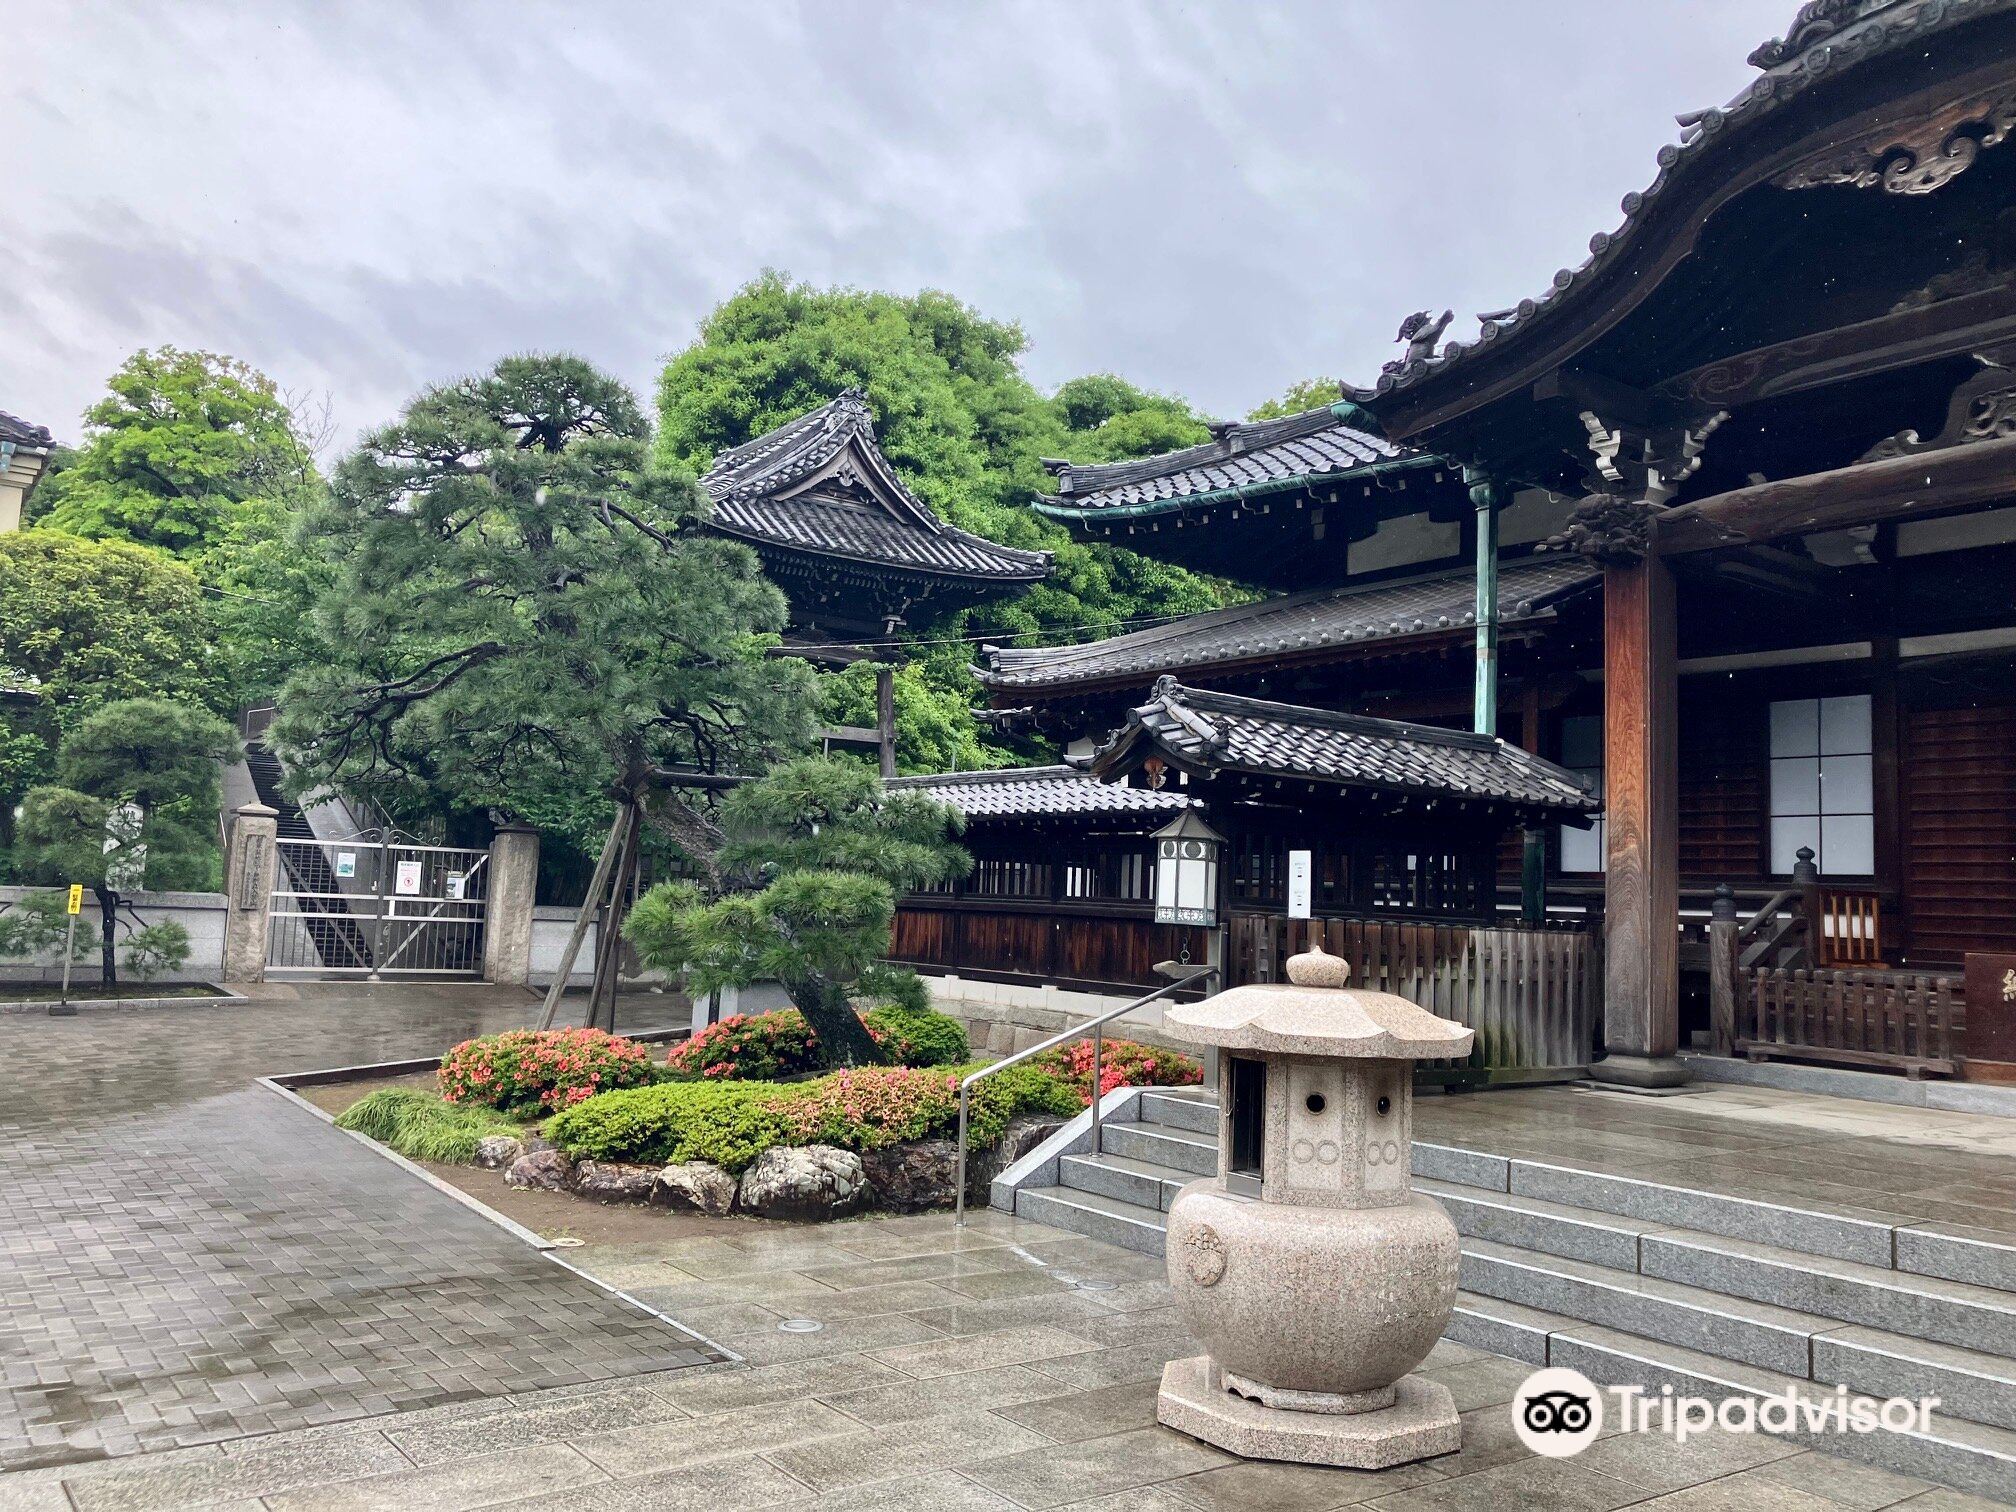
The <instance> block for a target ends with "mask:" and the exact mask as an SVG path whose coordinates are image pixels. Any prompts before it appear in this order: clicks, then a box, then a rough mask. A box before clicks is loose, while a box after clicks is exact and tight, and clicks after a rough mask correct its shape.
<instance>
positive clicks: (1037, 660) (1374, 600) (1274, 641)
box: [976, 557, 1602, 688]
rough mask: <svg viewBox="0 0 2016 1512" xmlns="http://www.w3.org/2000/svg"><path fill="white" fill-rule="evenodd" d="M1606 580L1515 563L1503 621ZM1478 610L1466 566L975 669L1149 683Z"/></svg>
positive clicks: (1028, 653)
mask: <svg viewBox="0 0 2016 1512" xmlns="http://www.w3.org/2000/svg"><path fill="white" fill-rule="evenodd" d="M1601 577H1602V569H1601V567H1599V566H1598V565H1596V564H1595V563H1593V562H1590V561H1588V560H1587V559H1586V558H1582V557H1548V558H1544V559H1539V560H1534V561H1527V562H1516V563H1512V564H1509V565H1507V566H1505V567H1503V568H1501V569H1500V570H1499V573H1498V618H1499V623H1500V624H1501V625H1512V624H1517V623H1519V622H1520V621H1522V620H1529V619H1534V618H1538V617H1540V616H1543V615H1548V614H1551V613H1552V612H1553V609H1554V606H1555V605H1556V604H1558V603H1560V602H1561V601H1562V600H1564V599H1566V598H1569V597H1571V596H1573V595H1575V594H1577V593H1581V592H1583V591H1585V590H1587V589H1589V588H1591V587H1593V586H1594V585H1595V584H1596V582H1597V581H1598V580H1599V579H1600V578H1601ZM1476 609H1477V588H1476V578H1475V577H1474V576H1473V575H1472V574H1471V572H1470V571H1469V570H1467V569H1465V570H1463V571H1459V572H1452V573H1442V574H1438V575H1437V576H1434V577H1428V578H1412V579H1408V580H1406V581H1402V582H1384V583H1374V584H1371V585H1368V586H1360V587H1355V588H1349V587H1347V588H1324V589H1318V590H1315V591H1313V592H1309V593H1296V594H1290V595H1289V596H1287V597H1285V598H1274V599H1266V600H1263V601H1262V602H1260V603H1256V604H1236V605H1234V606H1233V607H1232V608H1230V609H1216V610H1213V611H1211V612H1210V613H1208V614H1195V615H1191V616H1189V617H1188V618H1185V619H1180V620H1175V621H1172V622H1171V623H1169V624H1166V625H1157V626H1155V627H1153V628H1152V629H1148V630H1136V631H1133V632H1132V633H1130V634H1127V635H1116V636H1113V637H1112V638H1110V639H1108V640H1100V641H1090V642H1087V643H1086V644H1085V645H1082V646H1038V647H1033V648H1030V649H1027V650H1022V649H1014V648H1003V647H994V646H989V647H988V648H986V656H987V665H986V666H985V667H982V668H977V669H976V671H977V672H978V675H979V678H980V680H981V682H982V683H984V684H986V685H987V686H988V687H990V688H1054V687H1068V686H1071V685H1073V684H1077V683H1088V682H1103V681H1110V680H1113V679H1118V678H1126V677H1139V678H1140V679H1141V680H1142V681H1144V682H1145V681H1147V680H1148V677H1149V675H1150V674H1154V673H1161V672H1172V671H1187V672H1195V671H1199V670H1202V669H1204V668H1207V667H1212V666H1216V665H1219V664H1222V663H1226V662H1237V661H1246V660H1249V659H1251V658H1255V657H1267V656H1283V655H1288V654H1291V653H1294V652H1299V651H1306V650H1309V649H1312V648H1315V647H1320V646H1343V645H1348V644H1353V643H1362V642H1370V641H1379V640H1385V639H1389V638H1391V637H1393V636H1400V635H1424V634H1432V633H1433V632H1435V631H1437V630H1453V629H1461V628H1463V627H1464V626H1468V625H1472V624H1475V623H1476V618H1477V615H1476Z"/></svg>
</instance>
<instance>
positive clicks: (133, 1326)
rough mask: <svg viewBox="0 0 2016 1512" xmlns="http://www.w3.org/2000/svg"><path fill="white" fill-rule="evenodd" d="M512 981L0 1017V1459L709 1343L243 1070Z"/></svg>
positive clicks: (445, 1016)
mask: <svg viewBox="0 0 2016 1512" xmlns="http://www.w3.org/2000/svg"><path fill="white" fill-rule="evenodd" d="M626 1006H628V1007H630V1009H631V1017H630V1018H629V1019H626V1020H625V1022H624V1027H625V1028H644V1027H647V1026H648V1025H647V1023H646V1022H639V1021H636V1020H637V1018H638V1016H639V1015H650V1014H652V1013H653V1012H654V1005H653V1004H652V1003H651V1002H650V1001H649V1000H648V999H647V1000H643V1001H642V1002H637V1001H635V1000H631V1001H629V1002H628V1003H627V1004H626ZM536 1009H537V1003H536V1000H534V999H532V998H530V997H528V996H526V995H525V994H523V993H518V992H511V991H507V990H502V989H492V988H484V987H477V986H455V987H412V986H404V985H397V986H395V985H385V986H370V985H366V984H356V985H354V986H353V985H345V986H341V987H337V986H330V987H301V988H293V987H284V988H274V989H269V992H268V996H266V997H265V998H263V999H262V1000H259V1001H254V1002H250V1003H244V1004H189V1005H177V1006H174V1007H171V1008H158V1009H107V1010H94V1011H87V1012H85V1013H81V1014H79V1015H78V1016H76V1017H75V1018H68V1019H52V1018H48V1017H46V1016H42V1015H35V1014H27V1015H8V1016H5V1017H0V1193H4V1194H5V1201H6V1218H5V1222H4V1225H0V1468H5V1469H14V1468H19V1467H22V1466H32V1465H49V1464H62V1463H67V1462H73V1461H78V1460H84V1459H90V1458H96V1457H101V1456H108V1455H125V1454H133V1453H136V1452H139V1451H141V1450H150V1449H165V1448H172V1447H178V1446H186V1445H193V1444H209V1443H216V1442H220V1441H224V1440H228V1439H233V1438H237V1437H241V1436H243V1435H247V1434H263V1433H270V1432H275V1431H279V1430H287V1429H299V1428H306V1427H312V1426H314V1425H318V1424H328V1423H336V1422H342V1421H346V1420H350V1419H356V1418H362V1417H367V1416H372V1415H374V1414H379V1413H386V1412H394V1411H402V1410H407V1409H411V1408H419V1407H428V1406H436V1405H440V1404H445V1403H453V1402H460V1401H467V1400H470V1399H474V1398H479V1397H495V1396H501V1395H504V1394H506V1393H513V1392H526V1391H536V1390H542V1389H549V1388H557V1387H565V1386H570V1385H575V1384H578V1383H586V1382H593V1381H605V1380H610V1379H613V1378H617V1377H623V1376H629V1375H634V1374H637V1373H639V1372H644V1371H664V1370H667V1369H676V1368H680V1367H690V1366H694V1365H698V1364H704V1363H707V1362H708V1361H711V1360H715V1359H718V1358H719V1356H718V1355H716V1354H714V1353H713V1352H712V1351H711V1350H709V1349H708V1348H707V1347H706V1346H705V1345H704V1344H703V1343H701V1342H700V1341H698V1340H696V1339H695V1338H694V1337H693V1336H691V1335H688V1334H686V1333H684V1332H682V1331H680V1330H678V1329H675V1328H673V1327H671V1326H669V1325H668V1324H666V1323H664V1322H662V1321H660V1320H659V1319H657V1318H655V1317H654V1316H653V1315H651V1314H650V1313H648V1312H645V1311H643V1310H641V1309H639V1308H637V1307H634V1306H632V1305H631V1304H629V1303H628V1302H625V1301H623V1300H621V1299H619V1298H617V1297H615V1296H613V1295H612V1294H611V1293H609V1292H607V1291H604V1290H602V1289H601V1288H598V1287H596V1286H594V1285H592V1284H591V1283H589V1282H588V1281H586V1280H584V1279H583V1278H581V1277H580V1276H579V1275H577V1274H576V1273H574V1272H573V1271H571V1270H569V1269H567V1268H566V1267H565V1266H562V1265H559V1264H556V1263H555V1262H554V1261H553V1260H552V1259H549V1258H548V1257H547V1256H546V1255H545V1254H543V1253H542V1252H540V1251H538V1250H535V1249H533V1248H532V1247H530V1246H529V1245H527V1244H525V1243H523V1242H522V1241H521V1240H519V1239H517V1238H515V1237H513V1236H512V1235H511V1234H510V1233H509V1232H507V1231H506V1230H504V1229H502V1228H500V1227H498V1226H497V1225H495V1224H493V1223H491V1222H489V1221H488V1220H486V1219H485V1218H483V1217H482V1216H481V1215H479V1214H477V1213H475V1212H472V1211H471V1210H469V1209H468V1208H466V1207H464V1206H462V1205H461V1204H459V1203H457V1202H455V1201H454V1200H452V1199H451V1198H449V1197H447V1196H445V1195H443V1194H442V1193H440V1192H437V1191H435V1190H434V1189H432V1188H431V1187H429V1186H427V1185H426V1184H425V1183H423V1182H421V1181H419V1180H417V1179H416V1178H415V1177H413V1176H412V1175H411V1174H409V1173H408V1172H407V1171H405V1170H402V1169H401V1168H400V1167H398V1166H397V1165H395V1164H393V1163H392V1162H390V1161H388V1160H385V1159H384V1158H382V1157H381V1156H379V1155H377V1154H374V1153H373V1152H372V1151H371V1150H369V1149H367V1148H365V1147H364V1146H363V1145H361V1144H360V1143H358V1142H357V1141H355V1140H353V1139H350V1138H348V1137H346V1136H344V1135H343V1134H341V1133H339V1132H337V1131H336V1130H334V1129H331V1128H329V1127H328V1126H327V1125H325V1124H324V1123H322V1122H321V1121H320V1120H319V1119H317V1118H316V1117H314V1116H313V1114H311V1113H310V1112H308V1111H307V1110H306V1109H303V1108H301V1107H298V1106H296V1105H294V1104H293V1103H291V1102H289V1101H288V1100H287V1099H285V1098H282V1097H280V1096H278V1095H276V1094H275V1093H273V1092H271V1091H269V1090H267V1089H265V1088H262V1087H259V1086H257V1085H255V1084H254V1081H253V1079H254V1078H255V1077H258V1076H262V1075H272V1074H276V1073H285V1072H290V1071H302V1070H310V1069H315V1068H319V1067H326V1066H340V1065H358V1064H368V1063H375V1062H381V1061H388V1060H396V1059H403V1058H410V1057H418V1056H424V1055H435V1054H438V1053H440V1051H442V1050H443V1049H445V1048H447V1047H448V1046H449V1045H452V1044H454V1043H456V1042H457V1041H459V1040H462V1039H466V1038H468V1037H469V1036H470V1035H473V1034H480V1033H487V1032H492V1031H495V1030H498V1029H505V1028H511V1027H514V1026H517V1025H520V1024H523V1023H524V1022H525V1021H526V1019H527V1017H528V1016H529V1015H531V1014H532V1013H534V1012H536Z"/></svg>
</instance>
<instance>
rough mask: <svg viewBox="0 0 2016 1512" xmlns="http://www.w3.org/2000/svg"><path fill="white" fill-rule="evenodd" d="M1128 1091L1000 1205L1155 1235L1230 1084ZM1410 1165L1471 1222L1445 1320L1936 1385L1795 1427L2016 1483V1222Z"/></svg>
mask: <svg viewBox="0 0 2016 1512" xmlns="http://www.w3.org/2000/svg"><path fill="white" fill-rule="evenodd" d="M1116 1101H1117V1102H1118V1105H1117V1106H1116V1107H1115V1109H1114V1112H1113V1113H1112V1115H1111V1118H1112V1120H1113V1121H1111V1122H1109V1123H1107V1125H1106V1127H1105V1129H1104V1131H1103V1137H1102V1151H1103V1152H1102V1153H1101V1154H1100V1155H1099V1156H1097V1157H1096V1158H1095V1157H1094V1156H1092V1155H1090V1154H1089V1153H1077V1154H1070V1153H1064V1154H1060V1155H1054V1158H1053V1159H1051V1160H1047V1161H1046V1160H1039V1159H1034V1158H1032V1159H1031V1160H1029V1161H1025V1162H1024V1163H1023V1164H1022V1165H1020V1166H1018V1167H1016V1168H1015V1169H1014V1170H1012V1171H1010V1172H1009V1173H1007V1175H1006V1176H1005V1177H1004V1178H1003V1179H1002V1180H1001V1181H997V1183H996V1186H995V1192H994V1205H995V1206H996V1207H1003V1206H1011V1205H1012V1210H1013V1211H1014V1212H1015V1213H1017V1214H1018V1215H1021V1216H1024V1217H1028V1218H1034V1219H1037V1220H1039V1221H1041V1222H1044V1223H1048V1224H1052V1225H1055V1226H1056V1227H1058V1228H1062V1229H1067V1230H1069V1231H1071V1232H1073V1233H1079V1234H1085V1235H1089V1236H1091V1237H1093V1238H1097V1239H1103V1240H1107V1241H1109V1242H1111V1243H1114V1244H1119V1245H1124V1246H1126V1247H1127V1248H1129V1249H1134V1250H1141V1251H1145V1252H1148V1253H1153V1254H1159V1253H1161V1251H1162V1247H1163V1234H1164V1223H1165V1219H1164V1213H1165V1212H1166V1211H1167V1209H1168V1207H1169V1204H1170V1203H1171V1202H1173V1201H1174V1200H1175V1197H1176V1194H1177V1192H1179V1191H1180V1190H1181V1189H1182V1187H1183V1185H1184V1183H1185V1182H1189V1181H1194V1180H1196V1179H1197V1178H1198V1177H1199V1176H1208V1175H1212V1174H1215V1173H1216V1171H1217V1168H1218V1143H1217V1127H1218V1105H1217V1102H1216V1100H1215V1099H1214V1098H1211V1097H1209V1096H1207V1095H1204V1094H1200V1093H1198V1092H1194V1091H1184V1092H1146V1093H1141V1094H1138V1095H1131V1096H1128V1097H1126V1098H1124V1099H1120V1098H1118V1096H1117V1095H1116ZM1083 1122H1084V1121H1083V1120H1082V1119H1081V1120H1080V1124H1081V1125H1082V1123H1083ZM1069 1134H1070V1131H1068V1130H1067V1131H1066V1136H1065V1137H1066V1139H1067V1142H1066V1143H1063V1144H1060V1145H1059V1146H1058V1147H1057V1148H1058V1149H1068V1148H1072V1147H1074V1146H1073V1145H1072V1144H1071V1143H1069V1142H1068V1136H1069ZM1075 1148H1077V1149H1079V1150H1081V1151H1083V1150H1084V1149H1086V1148H1087V1145H1086V1140H1085V1138H1084V1136H1083V1135H1082V1133H1081V1134H1080V1135H1079V1136H1078V1137H1077V1138H1076V1141H1075ZM1040 1153H1041V1152H1039V1154H1040ZM1053 1154H1054V1152H1053ZM1413 1167H1414V1173H1415V1178H1416V1181H1415V1184H1416V1186H1417V1187H1418V1188H1419V1189H1420V1190H1421V1191H1424V1192H1428V1193H1430V1194H1432V1195H1433V1196H1434V1197H1436V1198H1437V1199H1438V1200H1439V1201H1440V1202H1441V1203H1442V1205H1443V1207H1444V1208H1446V1209H1447V1210H1448V1213H1449V1216H1450V1217H1451V1218H1452V1219H1453V1220H1455V1223H1456V1228H1457V1230H1458V1232H1459V1233H1460V1234H1461V1235H1462V1247H1463V1260H1462V1270H1461V1291H1460V1293H1459V1295H1458V1298H1457V1306H1456V1316H1455V1319H1454V1321H1453V1322H1452V1323H1451V1324H1450V1327H1449V1333H1448V1336H1449V1337H1450V1338H1452V1339H1455V1340H1457V1341H1458V1342H1460V1343H1465V1344H1470V1345H1473V1346H1475V1347H1477V1348H1480V1349H1487V1350H1491V1351H1493V1352H1494V1353H1498V1354H1502V1355H1509V1356H1511V1357H1512V1358H1514V1359H1519V1360H1525V1361H1528V1362H1530V1363H1532V1364H1533V1365H1535V1366H1539V1365H1565V1366H1570V1367H1572V1368H1574V1369H1576V1370H1579V1371H1581V1372H1582V1373H1583V1374H1584V1375H1586V1376H1588V1377H1590V1378H1591V1379H1592V1380H1595V1381H1598V1382H1601V1383H1606V1384H1624V1383H1628V1382H1637V1383H1639V1384H1641V1385H1643V1386H1645V1387H1646V1388H1647V1389H1648V1390H1649V1391H1650V1392H1652V1393H1653V1394H1654V1395H1655V1396H1656V1395H1657V1393H1658V1392H1659V1390H1660V1388H1661V1387H1663V1386H1670V1387H1672V1389H1673V1390H1674V1391H1675V1392H1677V1393H1681V1394H1685V1395H1698V1396H1706V1397H1709V1398H1712V1399H1720V1398H1722V1397H1724V1396H1728V1395H1732V1394H1736V1393H1750V1394H1768V1393H1779V1392H1783V1391H1785V1390H1787V1389H1791V1390H1794V1391H1796V1392H1798V1393H1799V1394H1801V1395H1804V1396H1809V1397H1819V1396H1827V1395H1831V1394H1832V1392H1833V1390H1834V1388H1835V1387H1836V1386H1845V1387H1846V1388H1848V1389H1849V1390H1850V1391H1851V1392H1854V1393H1858V1394H1861V1395H1864V1396H1871V1397H1878V1398H1883V1397H1892V1396H1901V1397H1912V1398H1917V1397H1925V1396H1935V1397H1938V1398H1939V1399H1940V1403H1941V1405H1940V1406H1939V1407H1938V1408H1937V1409H1935V1411H1934V1414H1933V1417H1932V1423H1931V1427H1930V1429H1929V1431H1926V1432H1914V1433H1906V1432H1896V1431H1890V1430H1881V1431H1878V1432H1875V1433H1870V1434H1849V1433H1835V1432H1821V1433H1818V1434H1812V1435H1806V1434H1803V1433H1801V1434H1795V1435H1793V1436H1794V1437H1796V1438H1799V1439H1800V1440H1801V1441H1802V1442H1805V1443H1807V1444H1809V1445H1810V1446H1811V1447H1814V1448H1818V1449H1825V1450H1828V1451H1829V1452H1833V1453H1838V1454H1845V1455H1849V1456H1851V1457H1854V1458H1858V1459H1862V1460H1864V1461H1867V1462H1869V1463H1873V1464H1877V1465H1880V1466H1882V1467H1884V1468H1886V1469H1891V1470H1897V1471H1901V1472H1903V1473H1906V1474H1911V1475H1917V1476H1921V1477H1924V1478H1925V1479H1928V1480H1934V1481H1939V1482H1942V1483H1944V1484H1946V1485H1949V1486H1954V1487H1958V1488H1960V1489H1962V1490H1966V1491H1971V1492H1975V1493H1977V1494H1980V1495H1984V1496H1991V1497H1995V1498H1997V1499H2000V1500H2006V1501H2012V1502H2016V1239H2012V1241H2011V1242H2009V1243H1995V1242H1991V1241H1989V1240H1986V1239H1984V1238H1982V1237H1980V1236H1979V1234H1978V1233H1977V1232H1975V1231H1967V1232H1964V1233H1961V1232H1954V1233H1946V1232H1942V1231H1941V1228H1940V1226H1939V1225H1936V1224H1928V1225H1922V1226H1910V1227H1895V1226H1892V1225H1890V1224H1886V1223H1882V1222H1878V1221H1873V1220H1872V1219H1870V1218H1869V1217H1866V1216H1855V1215H1853V1214H1850V1213H1843V1212H1834V1211H1829V1210H1827V1209H1826V1208H1824V1207H1821V1206H1817V1205H1816V1206H1811V1207H1805V1206H1798V1205H1794V1204H1789V1203H1777V1202H1764V1201H1758V1200H1755V1199H1752V1198H1746V1197H1736V1196H1730V1195H1726V1194H1722V1193H1717V1192H1713V1191H1708V1190H1702V1189H1695V1188H1689V1187H1686V1186H1681V1185H1669V1184H1664V1183H1659V1182H1652V1181H1645V1180H1639V1179H1636V1178H1630V1177H1623V1176H1618V1175H1614V1174H1608V1173H1604V1172H1601V1171H1596V1170H1583V1169H1576V1168H1574V1167H1572V1166H1566V1165H1550V1164H1544V1163H1541V1162H1538V1161H1533V1160H1525V1159H1518V1158H1507V1157H1505V1156H1501V1155H1494V1154H1491V1153H1489V1152H1488V1151H1484V1150H1472V1149H1459V1148H1455V1147H1452V1146H1449V1145H1437V1144H1428V1143H1423V1142H1420V1141H1416V1143H1415V1145H1414V1157H1413ZM1053 1183H1054V1184H1053Z"/></svg>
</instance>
